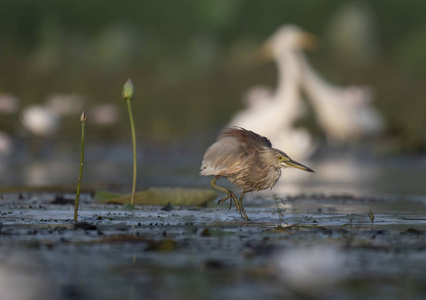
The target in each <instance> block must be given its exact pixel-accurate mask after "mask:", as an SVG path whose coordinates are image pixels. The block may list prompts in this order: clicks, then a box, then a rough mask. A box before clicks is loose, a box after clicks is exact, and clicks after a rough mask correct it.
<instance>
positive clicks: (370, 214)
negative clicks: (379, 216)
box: [367, 209, 376, 230]
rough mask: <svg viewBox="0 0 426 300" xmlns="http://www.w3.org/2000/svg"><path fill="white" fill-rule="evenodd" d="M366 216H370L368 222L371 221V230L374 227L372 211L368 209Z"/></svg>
mask: <svg viewBox="0 0 426 300" xmlns="http://www.w3.org/2000/svg"><path fill="white" fill-rule="evenodd" d="M367 215H368V217H369V218H370V222H371V230H373V228H374V219H375V217H376V216H375V215H374V212H373V211H372V210H371V209H370V210H369V211H368V213H367Z"/></svg>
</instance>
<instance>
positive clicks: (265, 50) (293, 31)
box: [259, 25, 317, 60]
mask: <svg viewBox="0 0 426 300" xmlns="http://www.w3.org/2000/svg"><path fill="white" fill-rule="evenodd" d="M316 45H317V38H316V37H315V36H314V35H312V34H310V33H308V32H306V31H304V30H302V29H301V28H299V27H297V26H295V25H284V26H281V27H280V28H278V29H277V31H276V32H275V33H274V34H273V35H272V36H271V37H270V38H269V39H268V40H267V41H266V42H265V43H264V44H263V45H262V46H261V47H260V49H259V57H260V58H261V59H263V60H267V59H271V58H279V57H280V56H281V55H282V54H283V53H285V52H286V51H292V50H301V49H314V48H315V47H316Z"/></svg>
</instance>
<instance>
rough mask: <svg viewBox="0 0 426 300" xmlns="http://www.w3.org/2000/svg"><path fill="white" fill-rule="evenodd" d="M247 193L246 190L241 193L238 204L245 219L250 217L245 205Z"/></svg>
mask: <svg viewBox="0 0 426 300" xmlns="http://www.w3.org/2000/svg"><path fill="white" fill-rule="evenodd" d="M245 194H246V193H244V192H242V193H241V196H240V200H238V204H239V205H240V214H241V217H243V215H244V220H246V221H248V220H249V218H248V217H247V214H246V211H245V210H244V206H243V198H244V195H245Z"/></svg>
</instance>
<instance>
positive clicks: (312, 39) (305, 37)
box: [299, 32, 318, 50]
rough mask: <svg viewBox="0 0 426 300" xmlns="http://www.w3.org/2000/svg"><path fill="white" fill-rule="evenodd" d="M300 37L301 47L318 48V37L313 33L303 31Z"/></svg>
mask: <svg viewBox="0 0 426 300" xmlns="http://www.w3.org/2000/svg"><path fill="white" fill-rule="evenodd" d="M299 39H300V40H299V43H300V48H301V49H306V50H315V49H317V48H318V38H317V37H316V36H315V35H313V34H311V33H308V32H303V33H302V34H301V35H300V38H299Z"/></svg>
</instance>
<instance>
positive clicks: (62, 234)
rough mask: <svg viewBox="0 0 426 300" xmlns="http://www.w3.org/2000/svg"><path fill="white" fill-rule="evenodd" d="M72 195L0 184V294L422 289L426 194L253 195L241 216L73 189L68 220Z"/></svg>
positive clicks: (420, 293)
mask: <svg viewBox="0 0 426 300" xmlns="http://www.w3.org/2000/svg"><path fill="white" fill-rule="evenodd" d="M58 196H60V197H58ZM73 197H74V195H73V194H61V195H57V194H53V193H23V194H18V193H16V194H13V193H9V194H3V198H2V200H0V214H1V223H2V225H1V228H0V233H1V234H0V245H1V246H0V261H1V264H0V288H1V291H2V295H4V297H5V298H3V296H2V299H147V298H149V299H192V298H194V299H198V298H206V299H225V298H226V299H243V298H244V299H259V298H266V297H268V298H272V299H274V298H276V299H282V298H285V297H288V298H294V297H313V296H314V297H324V298H326V297H334V298H339V299H340V298H347V299H357V298H367V299H375V298H386V299H389V298H404V299H407V298H418V299H421V298H423V297H425V296H426V288H425V285H424V282H425V280H426V275H425V274H426V273H425V272H424V270H425V269H426V231H425V230H426V197H422V196H374V197H362V196H348V195H341V196H339V195H337V194H336V195H334V196H333V195H332V196H324V195H321V194H311V195H304V196H303V195H302V196H300V195H299V196H294V197H289V196H286V195H279V194H277V195H276V196H275V197H270V196H268V197H266V196H265V197H263V196H262V197H259V196H256V195H253V196H252V198H250V199H247V201H246V204H245V207H246V211H247V214H248V216H249V217H250V218H251V220H250V222H244V221H242V220H241V219H240V217H239V216H238V214H237V212H236V210H235V208H234V207H233V208H232V209H231V210H230V211H228V205H227V204H221V205H219V206H218V205H216V203H211V205H209V206H208V207H203V208H200V207H174V208H173V210H171V211H167V210H162V209H161V207H156V206H149V207H137V209H136V210H133V211H126V210H123V208H122V207H121V206H117V205H105V204H97V203H96V202H95V201H94V200H93V198H92V196H91V195H90V194H84V195H82V205H81V207H80V211H79V222H80V223H79V224H77V225H75V224H73V222H72V217H73V206H72V203H71V202H72V199H73ZM67 199H68V200H71V201H67ZM369 212H370V215H368V213H369ZM373 218H374V219H373Z"/></svg>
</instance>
